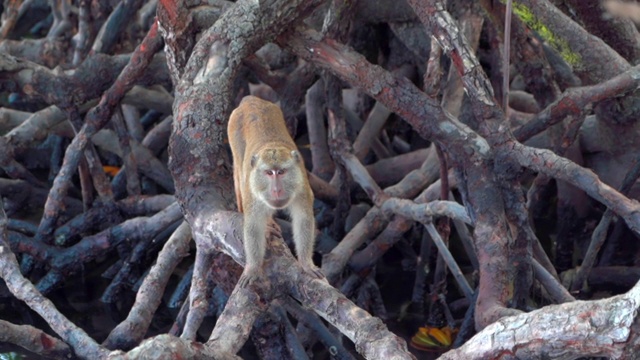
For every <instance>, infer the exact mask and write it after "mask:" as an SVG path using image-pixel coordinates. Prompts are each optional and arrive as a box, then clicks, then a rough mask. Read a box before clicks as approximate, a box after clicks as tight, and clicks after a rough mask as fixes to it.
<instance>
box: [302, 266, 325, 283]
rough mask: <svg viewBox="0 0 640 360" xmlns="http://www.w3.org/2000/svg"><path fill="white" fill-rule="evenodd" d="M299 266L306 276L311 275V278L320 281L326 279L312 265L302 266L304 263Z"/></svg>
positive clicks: (320, 271)
mask: <svg viewBox="0 0 640 360" xmlns="http://www.w3.org/2000/svg"><path fill="white" fill-rule="evenodd" d="M301 265H302V269H304V271H305V272H306V273H307V274H309V275H311V276H313V277H315V278H317V279H321V280H322V279H326V278H325V277H324V274H323V273H322V270H320V269H319V268H318V267H316V266H315V265H314V264H304V263H302V264H301Z"/></svg>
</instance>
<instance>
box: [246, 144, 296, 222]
mask: <svg viewBox="0 0 640 360" xmlns="http://www.w3.org/2000/svg"><path fill="white" fill-rule="evenodd" d="M300 161H301V160H300V154H299V153H298V151H297V150H290V149H287V148H284V147H282V148H280V147H278V148H267V149H263V150H262V151H260V152H259V153H257V154H255V155H254V156H253V157H252V158H251V176H250V182H251V191H252V192H253V193H254V195H255V196H256V197H257V198H259V199H261V200H262V201H263V202H265V203H266V204H267V205H268V206H269V207H271V208H273V209H284V208H286V207H287V206H288V205H289V203H290V202H291V200H293V198H294V197H295V195H296V193H297V192H298V191H299V189H300V188H301V187H302V173H301V170H300V169H301V162H300Z"/></svg>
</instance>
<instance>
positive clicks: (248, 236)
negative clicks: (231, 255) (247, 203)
mask: <svg viewBox="0 0 640 360" xmlns="http://www.w3.org/2000/svg"><path fill="white" fill-rule="evenodd" d="M268 218H270V216H269V217H265V214H262V213H261V212H259V211H252V209H247V208H245V213H244V228H243V233H244V240H243V241H244V255H245V266H244V271H243V272H242V275H241V276H240V280H238V285H239V286H242V287H246V286H247V285H249V283H251V282H253V281H255V280H256V279H257V278H259V277H260V276H261V275H262V272H263V271H262V264H263V262H264V254H265V247H266V238H265V235H266V234H265V231H266V229H267V219H268Z"/></svg>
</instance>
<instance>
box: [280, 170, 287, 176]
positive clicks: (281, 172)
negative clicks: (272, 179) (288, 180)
mask: <svg viewBox="0 0 640 360" xmlns="http://www.w3.org/2000/svg"><path fill="white" fill-rule="evenodd" d="M285 172H287V171H286V170H285V169H279V170H278V175H282V174H284V173H285Z"/></svg>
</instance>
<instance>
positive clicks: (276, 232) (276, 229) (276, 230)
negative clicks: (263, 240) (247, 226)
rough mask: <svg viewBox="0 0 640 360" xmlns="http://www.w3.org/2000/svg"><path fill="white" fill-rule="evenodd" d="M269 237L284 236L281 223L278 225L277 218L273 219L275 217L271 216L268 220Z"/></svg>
mask: <svg viewBox="0 0 640 360" xmlns="http://www.w3.org/2000/svg"><path fill="white" fill-rule="evenodd" d="M267 235H268V236H267V237H269V238H270V237H272V236H275V237H279V238H282V230H281V229H280V225H278V223H276V221H275V220H273V218H269V220H267Z"/></svg>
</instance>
